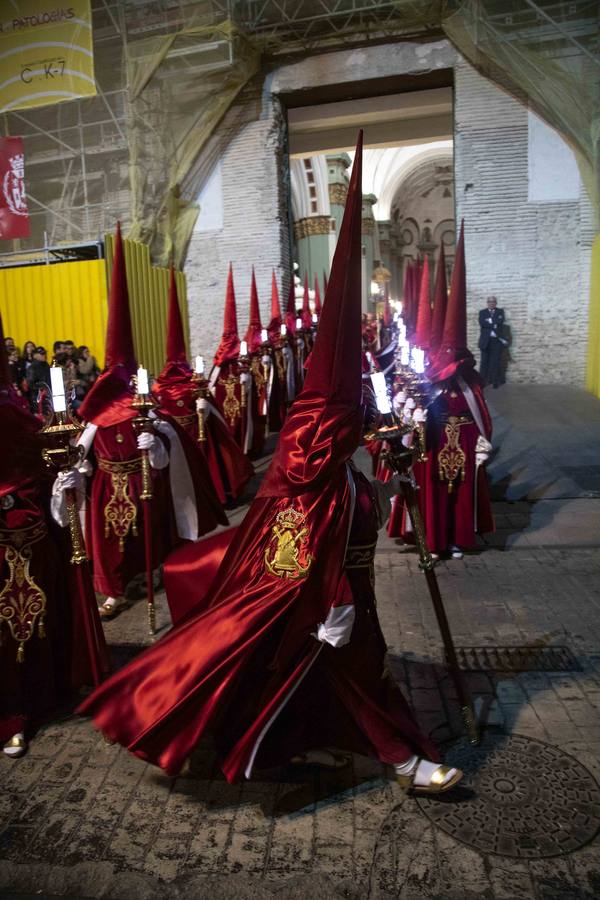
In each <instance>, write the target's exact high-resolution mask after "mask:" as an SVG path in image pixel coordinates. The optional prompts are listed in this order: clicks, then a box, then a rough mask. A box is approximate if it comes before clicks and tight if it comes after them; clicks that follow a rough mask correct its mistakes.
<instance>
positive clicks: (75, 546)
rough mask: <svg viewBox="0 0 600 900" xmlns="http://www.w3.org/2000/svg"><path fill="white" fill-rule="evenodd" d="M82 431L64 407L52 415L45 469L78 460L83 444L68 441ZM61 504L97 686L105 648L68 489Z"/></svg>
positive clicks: (106, 663)
mask: <svg viewBox="0 0 600 900" xmlns="http://www.w3.org/2000/svg"><path fill="white" fill-rule="evenodd" d="M82 431H83V427H82V426H81V425H79V424H77V423H76V422H74V421H73V419H72V418H71V417H70V415H69V414H68V412H67V411H66V410H65V411H59V412H55V413H53V414H52V418H51V419H50V421H49V423H48V424H47V425H45V427H44V428H42V430H41V432H40V434H41V438H42V441H43V443H44V444H45V445H46V446H45V447H44V449H43V450H42V457H43V459H44V462H45V463H46V465H47V467H48V468H49V469H51V470H52V471H53V472H55V473H58V472H66V471H68V470H69V469H72V468H73V466H75V465H76V464H77V463H78V462H80V461H81V458H82V455H83V447H78V446H73V444H72V443H71V441H72V440H74V439H75V438H77V437H78V436H79V434H80V433H81V432H82ZM65 503H66V506H67V516H68V520H69V533H70V537H71V560H70V561H71V565H72V566H73V567H74V572H75V578H76V581H77V588H78V596H79V599H80V606H81V618H82V621H83V629H84V632H85V642H86V646H87V653H88V659H89V663H90V669H91V674H92V680H93V683H94V686H95V687H97V686H98V685H99V684H100V682H101V681H102V677H103V675H106V674H108V673H109V672H110V668H111V666H110V660H109V656H108V648H107V646H106V639H105V637H104V630H103V628H102V623H101V622H100V615H99V613H98V605H97V603H96V594H95V592H94V586H93V584H92V576H91V573H90V569H89V565H88V558H87V555H86V552H85V545H84V541H83V534H82V532H81V523H80V521H79V511H78V509H77V498H76V496H75V491H74V490H73V489H72V488H69V489H67V490H66V491H65Z"/></svg>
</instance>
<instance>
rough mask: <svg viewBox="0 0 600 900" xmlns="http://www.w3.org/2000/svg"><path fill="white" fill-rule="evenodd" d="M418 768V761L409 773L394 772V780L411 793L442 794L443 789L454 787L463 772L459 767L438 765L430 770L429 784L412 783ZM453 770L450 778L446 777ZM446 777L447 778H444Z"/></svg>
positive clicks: (447, 789)
mask: <svg viewBox="0 0 600 900" xmlns="http://www.w3.org/2000/svg"><path fill="white" fill-rule="evenodd" d="M418 768H419V763H417V764H416V765H415V767H414V769H413V770H412V772H411V773H410V775H398V774H396V781H397V782H398V784H399V785H400V787H401V788H403V789H404V790H405V791H407V792H408V793H411V794H443V793H445V791H449V790H451V789H452V788H453V787H455V786H456V785H457V784H458V782H459V781H460V780H461V778H462V777H463V773H462V772H461V770H460V769H455V768H454V766H438V767H437V769H435V770H434V771H433V772H432V775H431V778H430V779H429V784H414V779H415V775H416V774H417V769H418ZM452 771H453V772H454V775H453V776H452V777H451V778H448V775H449V774H450V772H452ZM446 779H447V780H446Z"/></svg>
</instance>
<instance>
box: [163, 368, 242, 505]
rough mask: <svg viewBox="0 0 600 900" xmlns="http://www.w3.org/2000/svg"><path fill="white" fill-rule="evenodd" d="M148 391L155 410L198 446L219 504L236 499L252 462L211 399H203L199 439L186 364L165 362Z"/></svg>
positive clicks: (194, 391) (193, 395) (190, 376)
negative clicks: (156, 403) (164, 415)
mask: <svg viewBox="0 0 600 900" xmlns="http://www.w3.org/2000/svg"><path fill="white" fill-rule="evenodd" d="M152 391H153V393H154V396H155V397H156V399H157V401H158V403H159V404H160V405H159V410H160V411H162V412H164V413H166V414H168V415H170V416H171V417H172V418H173V419H174V420H175V421H176V422H177V424H178V425H179V426H180V427H181V428H183V429H184V430H185V431H186V432H187V434H188V435H189V436H190V438H191V439H192V440H193V441H194V442H195V444H196V445H197V446H198V447H199V448H200V451H201V452H202V454H203V456H204V458H205V460H206V463H207V465H208V471H209V474H210V479H211V482H212V485H213V487H214V490H215V492H216V494H217V497H218V498H219V501H220V502H221V503H225V502H226V501H227V499H228V498H233V499H237V498H238V497H239V496H240V495H241V493H242V491H243V490H244V487H245V485H246V484H247V483H248V481H249V480H250V479H251V478H252V476H253V475H254V467H253V466H252V463H251V462H250V460H249V459H248V457H247V456H245V454H244V453H242V451H241V450H240V448H239V447H238V445H237V444H236V442H235V441H234V439H233V436H232V434H231V431H230V430H229V428H228V427H227V424H226V422H225V420H224V418H223V416H222V414H221V413H220V412H219V410H218V408H217V405H216V403H215V401H214V400H213V398H212V397H211V396H210V395H208V396H207V397H206V398H205V404H206V410H205V412H204V427H203V438H204V439H203V440H199V437H200V432H199V420H198V412H197V411H196V395H197V390H196V385H195V384H194V382H193V381H192V371H191V369H190V367H189V366H188V365H187V363H169V364H167V366H166V367H165V369H164V370H163V372H162V373H161V375H160V376H159V378H158V379H157V380H156V382H155V384H154V386H153V388H152Z"/></svg>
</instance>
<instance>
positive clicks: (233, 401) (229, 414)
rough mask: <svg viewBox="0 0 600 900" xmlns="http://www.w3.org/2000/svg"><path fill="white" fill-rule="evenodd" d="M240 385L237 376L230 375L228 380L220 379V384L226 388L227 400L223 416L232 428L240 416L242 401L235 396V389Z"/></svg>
mask: <svg viewBox="0 0 600 900" xmlns="http://www.w3.org/2000/svg"><path fill="white" fill-rule="evenodd" d="M237 383H238V380H237V378H236V377H235V375H228V376H227V378H219V384H221V385H223V387H224V388H225V400H224V401H223V414H224V416H225V418H226V419H227V422H228V424H229V427H230V428H233V426H234V425H235V420H236V419H238V418H239V416H240V401H239V400H238V398H237V397H236V396H235V388H236V385H237Z"/></svg>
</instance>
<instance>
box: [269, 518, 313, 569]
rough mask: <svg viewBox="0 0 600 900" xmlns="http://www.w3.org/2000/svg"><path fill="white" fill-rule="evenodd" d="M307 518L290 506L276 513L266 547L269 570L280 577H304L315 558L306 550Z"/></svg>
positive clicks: (307, 535)
mask: <svg viewBox="0 0 600 900" xmlns="http://www.w3.org/2000/svg"><path fill="white" fill-rule="evenodd" d="M305 522H306V517H305V516H304V515H303V513H301V512H300V511H299V510H297V509H294V507H293V506H289V507H288V508H287V509H284V510H283V511H282V512H280V513H277V516H276V518H275V524H274V525H273V528H272V529H271V539H270V540H269V543H268V545H267V549H266V550H265V566H266V569H267V572H270V573H271V575H276V576H277V578H294V579H295V578H305V577H306V575H308V570H309V569H310V567H311V564H312V561H313V557H312V556H311V555H310V553H307V552H306V544H307V542H308V537H309V532H308V528H307V527H306V525H305V524H304V523H305Z"/></svg>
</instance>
